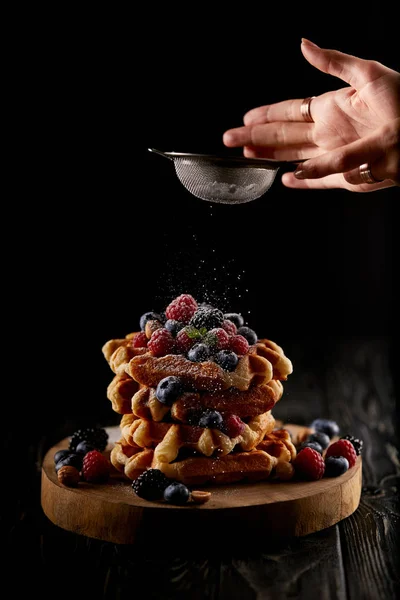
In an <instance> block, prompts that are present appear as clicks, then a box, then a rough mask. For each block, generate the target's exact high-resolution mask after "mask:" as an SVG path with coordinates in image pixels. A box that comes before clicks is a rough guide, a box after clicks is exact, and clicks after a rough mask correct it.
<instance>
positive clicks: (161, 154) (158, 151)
mask: <svg viewBox="0 0 400 600" xmlns="http://www.w3.org/2000/svg"><path fill="white" fill-rule="evenodd" d="M147 150H148V151H149V152H154V153H155V154H159V155H160V156H164V157H165V158H169V160H174V158H173V156H169V155H168V154H167V153H166V152H161V150H156V148H147Z"/></svg>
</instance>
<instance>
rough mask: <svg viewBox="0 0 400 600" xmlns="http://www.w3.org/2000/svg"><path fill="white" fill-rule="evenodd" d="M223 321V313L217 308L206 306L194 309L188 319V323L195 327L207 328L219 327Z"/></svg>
mask: <svg viewBox="0 0 400 600" xmlns="http://www.w3.org/2000/svg"><path fill="white" fill-rule="evenodd" d="M223 322H224V313H223V312H222V311H221V310H219V308H209V307H206V306H203V307H200V308H198V309H197V310H196V312H195V313H194V315H193V317H192V318H191V319H190V323H189V324H190V325H193V327H196V328H197V329H202V328H203V327H204V328H205V329H207V330H209V329H214V328H215V327H221V325H222V323H223Z"/></svg>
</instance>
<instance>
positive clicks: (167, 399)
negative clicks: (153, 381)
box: [155, 375, 184, 406]
mask: <svg viewBox="0 0 400 600" xmlns="http://www.w3.org/2000/svg"><path fill="white" fill-rule="evenodd" d="M183 390H184V387H183V381H182V379H181V378H180V377H176V376H174V375H169V376H168V377H164V378H163V379H161V381H159V382H158V385H157V387H156V392H155V393H156V398H157V400H158V401H159V402H161V403H162V404H166V405H167V406H172V404H173V403H174V401H175V400H176V399H177V398H178V396H179V395H180V394H182V392H183Z"/></svg>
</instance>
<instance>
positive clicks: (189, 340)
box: [175, 325, 202, 354]
mask: <svg viewBox="0 0 400 600" xmlns="http://www.w3.org/2000/svg"><path fill="white" fill-rule="evenodd" d="M175 339H176V347H177V350H178V351H179V352H182V353H183V354H186V353H187V352H189V350H190V348H192V346H194V345H195V344H196V343H197V342H199V341H201V339H202V335H201V333H200V331H199V330H198V329H196V328H195V327H191V326H190V325H188V326H186V327H183V329H181V330H180V331H178V333H177V335H176V338H175Z"/></svg>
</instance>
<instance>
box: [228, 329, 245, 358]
mask: <svg viewBox="0 0 400 600" xmlns="http://www.w3.org/2000/svg"><path fill="white" fill-rule="evenodd" d="M229 350H232V352H235V353H236V354H239V355H240V356H243V355H244V354H247V353H248V351H249V342H248V341H247V340H246V338H245V337H243V336H242V335H239V334H237V335H232V336H231V337H230V339H229Z"/></svg>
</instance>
